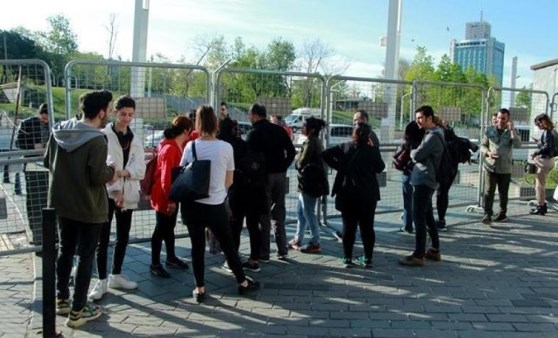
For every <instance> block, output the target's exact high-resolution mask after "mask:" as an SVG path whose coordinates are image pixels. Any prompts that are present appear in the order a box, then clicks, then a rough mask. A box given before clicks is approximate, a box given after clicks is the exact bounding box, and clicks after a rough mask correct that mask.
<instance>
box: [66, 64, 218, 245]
mask: <svg viewBox="0 0 558 338" xmlns="http://www.w3.org/2000/svg"><path fill="white" fill-rule="evenodd" d="M65 83H66V88H65V90H66V95H65V98H66V106H65V112H66V117H67V118H69V117H72V116H75V115H77V114H78V98H79V96H80V95H81V94H83V93H84V92H87V91H90V90H99V89H106V90H109V91H111V92H112V94H113V96H114V98H115V99H116V98H117V97H118V96H120V95H124V94H129V95H130V96H132V97H133V98H134V99H135V101H136V114H135V118H134V121H133V122H132V125H131V129H132V131H133V132H134V135H135V136H136V137H140V138H142V139H143V143H144V146H145V147H146V155H147V156H148V157H150V155H151V152H150V148H152V147H156V146H157V145H158V143H159V141H160V139H161V138H162V131H163V130H164V129H165V128H166V127H168V126H169V125H170V121H171V120H172V118H173V117H175V116H177V115H179V114H185V113H188V112H189V111H190V110H193V109H196V108H197V107H198V106H199V105H200V104H207V103H209V99H210V91H211V89H210V88H211V86H210V75H209V72H208V71H207V69H206V68H204V67H199V66H193V65H179V64H159V63H138V62H116V61H89V60H73V61H71V62H70V63H68V65H66V69H65ZM142 205H143V207H142V208H140V210H135V211H134V213H133V216H132V228H131V231H130V240H131V241H145V240H148V239H149V238H151V235H152V233H153V229H154V227H155V211H153V210H152V209H151V208H150V205H149V201H148V200H145V201H143V203H142ZM180 222H181V221H180V217H179V218H178V223H180ZM113 229H115V227H113ZM175 233H176V235H177V236H184V235H186V234H187V230H186V227H185V226H177V227H176V230H175Z"/></svg>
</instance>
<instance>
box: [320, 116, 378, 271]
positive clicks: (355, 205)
mask: <svg viewBox="0 0 558 338" xmlns="http://www.w3.org/2000/svg"><path fill="white" fill-rule="evenodd" d="M371 131H372V128H371V127H370V125H368V124H366V123H363V122H359V123H357V124H356V125H355V128H354V130H353V140H352V142H347V143H344V144H340V145H338V146H335V147H332V148H328V149H326V150H324V152H323V154H322V156H323V159H324V162H325V163H326V164H327V165H329V166H330V167H332V168H333V169H335V170H337V175H335V181H334V183H333V188H332V192H331V194H332V196H335V208H336V209H337V210H339V211H341V218H342V220H343V253H344V257H343V265H344V266H345V267H346V268H350V267H352V266H353V260H352V259H353V246H354V244H355V235H356V229H357V226H358V227H359V228H360V235H361V237H362V244H363V246H364V257H362V259H361V260H360V263H361V264H362V265H363V266H364V267H366V268H371V267H372V266H373V263H372V253H373V250H374V244H375V240H376V234H375V232H374V214H375V213H376V204H377V203H378V201H379V200H380V187H379V185H378V179H377V177H376V175H377V174H379V173H381V172H382V171H383V170H384V168H385V167H386V165H385V163H384V161H383V160H382V157H381V156H380V150H379V148H378V147H375V146H374V144H373V142H372V140H371V136H370V135H371Z"/></svg>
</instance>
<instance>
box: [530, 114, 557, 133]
mask: <svg viewBox="0 0 558 338" xmlns="http://www.w3.org/2000/svg"><path fill="white" fill-rule="evenodd" d="M543 121H544V122H546V125H547V126H548V127H547V129H548V130H552V129H554V123H552V121H551V120H550V117H549V116H548V115H546V114H539V115H537V116H536V117H535V124H536V123H538V122H543Z"/></svg>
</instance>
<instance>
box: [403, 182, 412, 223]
mask: <svg viewBox="0 0 558 338" xmlns="http://www.w3.org/2000/svg"><path fill="white" fill-rule="evenodd" d="M401 187H402V192H403V225H404V226H405V230H407V231H410V230H413V186H412V185H411V175H405V174H402V175H401Z"/></svg>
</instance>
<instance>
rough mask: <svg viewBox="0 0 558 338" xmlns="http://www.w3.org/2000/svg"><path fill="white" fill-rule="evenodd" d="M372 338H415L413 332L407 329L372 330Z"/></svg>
mask: <svg viewBox="0 0 558 338" xmlns="http://www.w3.org/2000/svg"><path fill="white" fill-rule="evenodd" d="M372 336H373V337H374V338H381V337H413V336H414V332H413V330H406V329H382V328H379V329H372Z"/></svg>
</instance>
